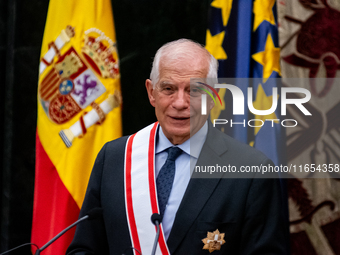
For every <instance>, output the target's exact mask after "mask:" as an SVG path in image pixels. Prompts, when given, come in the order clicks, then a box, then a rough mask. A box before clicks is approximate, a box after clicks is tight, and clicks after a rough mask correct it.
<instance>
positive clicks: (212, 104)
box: [209, 88, 220, 110]
mask: <svg viewBox="0 0 340 255" xmlns="http://www.w3.org/2000/svg"><path fill="white" fill-rule="evenodd" d="M215 90H216V92H217V93H218V92H219V91H220V89H219V88H216V89H215ZM213 95H214V97H215V99H216V100H217V96H216V95H215V94H213ZM214 106H215V103H214V101H213V100H210V103H209V109H210V110H211V109H212V108H214Z"/></svg>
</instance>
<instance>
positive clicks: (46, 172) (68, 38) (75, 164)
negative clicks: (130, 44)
mask: <svg viewBox="0 0 340 255" xmlns="http://www.w3.org/2000/svg"><path fill="white" fill-rule="evenodd" d="M40 60H41V62H40V67H39V85H38V123H37V136H36V175H35V192H34V209H33V226H32V240H31V241H32V242H33V243H35V244H37V245H38V246H39V247H41V246H43V245H44V244H45V243H46V242H47V241H48V240H50V239H51V238H52V237H53V236H55V235H56V234H58V233H59V232H60V231H61V230H62V229H64V228H65V227H67V226H68V225H70V224H71V223H73V222H74V221H76V220H77V218H78V214H79V211H80V208H81V206H82V202H83V199H84V196H85V191H86V187H87V183H88V180H89V177H90V173H91V169H92V166H93V163H94V161H95V157H96V155H97V153H98V152H99V150H100V149H101V147H102V146H103V145H104V143H106V142H107V141H110V140H113V139H116V138H118V137H120V136H121V133H122V127H121V126H122V125H121V109H120V103H121V96H120V95H121V94H120V81H119V61H118V54H117V48H116V38H115V31H114V24H113V15H112V7H111V2H110V0H101V1H82V0H73V1H67V0H50V3H49V9H48V14H47V20H46V25H45V32H44V37H43V42H42V47H41V58H40ZM73 234H74V229H73V230H72V231H69V232H67V233H66V234H65V235H64V236H62V237H61V238H60V239H58V240H57V241H56V242H55V243H54V244H52V245H51V246H50V247H49V248H47V249H46V250H45V251H44V254H46V255H48V254H54V255H55V254H65V252H66V249H67V247H68V245H69V244H70V242H71V241H72V238H73ZM33 252H34V251H33Z"/></svg>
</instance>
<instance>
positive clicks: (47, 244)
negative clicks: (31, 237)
mask: <svg viewBox="0 0 340 255" xmlns="http://www.w3.org/2000/svg"><path fill="white" fill-rule="evenodd" d="M87 218H89V215H85V216H84V217H82V218H80V219H79V220H77V221H76V222H74V223H73V224H72V225H70V226H68V227H67V228H65V229H64V230H63V231H61V232H60V233H59V234H58V235H56V236H55V237H53V238H52V239H51V240H50V241H48V242H47V243H46V244H45V245H44V246H43V247H41V248H40V249H37V250H36V252H35V255H40V252H42V251H43V250H45V249H46V248H47V247H48V246H50V244H51V243H53V242H54V241H55V240H57V239H58V238H59V237H61V236H62V235H63V234H64V233H65V232H67V231H68V230H69V229H70V228H73V227H74V226H75V225H77V224H78V223H79V222H81V221H84V220H86V219H87Z"/></svg>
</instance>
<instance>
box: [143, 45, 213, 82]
mask: <svg viewBox="0 0 340 255" xmlns="http://www.w3.org/2000/svg"><path fill="white" fill-rule="evenodd" d="M190 46H191V47H190ZM188 47H190V49H193V50H189V51H188V50H187V49H188ZM197 53H200V54H202V53H203V54H206V55H207V59H208V58H209V57H210V62H209V71H208V75H207V78H209V79H213V80H214V81H216V82H214V84H216V83H217V70H218V61H217V60H216V59H215V58H214V56H213V55H211V54H210V53H209V51H207V50H206V49H205V48H204V46H202V45H201V44H199V43H197V42H194V41H192V40H189V39H179V40H176V41H172V42H168V43H166V44H164V45H163V46H162V47H161V48H159V49H158V51H157V52H156V55H155V58H154V60H153V63H152V69H151V73H150V80H151V81H152V84H153V87H155V85H156V84H157V83H158V80H159V62H160V59H161V58H162V57H163V56H167V57H168V58H170V59H173V60H176V59H180V58H181V56H189V57H193V58H194V57H196V56H195V55H196V54H197Z"/></svg>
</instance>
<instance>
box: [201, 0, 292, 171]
mask: <svg viewBox="0 0 340 255" xmlns="http://www.w3.org/2000/svg"><path fill="white" fill-rule="evenodd" d="M206 48H207V50H208V51H209V52H210V53H211V54H212V55H213V56H214V57H215V58H216V59H218V61H219V72H218V76H219V78H253V79H235V83H236V84H233V85H236V86H238V87H239V88H240V89H241V90H242V92H243V95H244V102H245V105H244V109H245V113H244V115H233V114H232V97H231V93H229V91H225V89H220V91H219V95H220V97H221V98H223V99H224V100H223V104H222V105H216V106H215V107H214V109H213V111H212V112H211V119H212V120H213V119H226V120H229V123H230V122H231V121H232V122H233V123H238V124H235V125H230V124H228V125H216V127H218V128H219V129H221V130H222V131H223V132H225V133H227V134H229V135H231V136H233V137H234V138H236V139H238V140H240V141H242V142H245V143H247V144H249V145H251V146H254V147H255V148H257V149H259V150H261V151H262V152H263V153H265V154H266V155H267V157H269V158H270V159H271V160H272V161H273V162H274V163H275V165H280V164H283V163H285V146H286V145H285V131H284V128H283V126H282V124H281V120H280V111H281V107H280V105H281V104H280V92H281V88H280V84H279V82H278V81H279V79H275V78H279V77H280V49H279V42H278V28H277V11H276V3H275V0H254V1H251V0H237V1H236V0H234V1H233V0H213V1H212V2H211V6H210V9H209V25H208V29H207V34H206ZM248 87H252V89H253V95H252V97H253V99H252V101H253V102H252V103H253V107H254V108H255V109H257V110H268V109H270V108H271V107H272V104H273V98H272V97H273V88H277V92H278V94H277V97H278V105H277V109H276V110H275V112H273V113H272V114H270V115H254V114H253V113H251V112H250V111H249V110H248V103H247V101H248V100H247V95H248ZM251 119H252V120H254V119H255V120H256V122H257V124H254V122H252V124H251V125H248V120H251ZM266 120H271V121H266ZM262 123H263V125H261V124H262ZM254 126H256V127H254Z"/></svg>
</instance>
